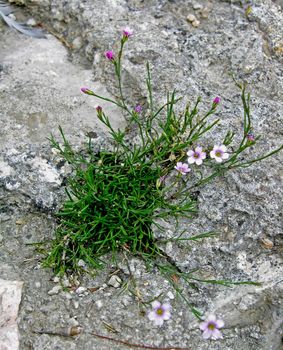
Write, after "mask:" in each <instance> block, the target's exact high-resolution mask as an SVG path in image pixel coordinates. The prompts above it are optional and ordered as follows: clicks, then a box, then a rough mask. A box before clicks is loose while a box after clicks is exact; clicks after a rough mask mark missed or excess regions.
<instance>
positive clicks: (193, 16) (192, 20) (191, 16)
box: [187, 13, 197, 22]
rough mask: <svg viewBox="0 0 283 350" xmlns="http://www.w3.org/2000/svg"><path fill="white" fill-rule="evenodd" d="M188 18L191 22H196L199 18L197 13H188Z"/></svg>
mask: <svg viewBox="0 0 283 350" xmlns="http://www.w3.org/2000/svg"><path fill="white" fill-rule="evenodd" d="M187 20H188V21H189V22H194V21H196V20H197V18H196V16H195V15H193V14H191V13H190V14H189V15H188V17H187Z"/></svg>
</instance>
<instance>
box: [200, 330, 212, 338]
mask: <svg viewBox="0 0 283 350" xmlns="http://www.w3.org/2000/svg"><path fill="white" fill-rule="evenodd" d="M211 336H212V331H211V330H210V329H206V330H205V331H204V332H203V333H202V337H203V339H209V338H210V337H211Z"/></svg>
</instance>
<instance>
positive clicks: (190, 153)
mask: <svg viewBox="0 0 283 350" xmlns="http://www.w3.org/2000/svg"><path fill="white" fill-rule="evenodd" d="M194 153H195V152H194V151H193V150H189V151H188V152H187V156H189V157H192V156H193V155H194Z"/></svg>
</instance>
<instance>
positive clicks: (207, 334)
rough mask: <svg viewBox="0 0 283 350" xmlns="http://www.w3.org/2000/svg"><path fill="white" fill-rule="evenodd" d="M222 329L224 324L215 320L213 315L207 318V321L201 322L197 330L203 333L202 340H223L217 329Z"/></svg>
mask: <svg viewBox="0 0 283 350" xmlns="http://www.w3.org/2000/svg"><path fill="white" fill-rule="evenodd" d="M222 327H224V322H223V321H222V320H217V319H216V316H214V315H210V316H208V318H207V320H206V321H204V322H201V323H200V325H199V328H200V329H201V330H202V331H203V334H202V336H203V338H204V339H209V338H211V339H213V340H217V339H223V336H222V334H221V332H220V331H219V328H222Z"/></svg>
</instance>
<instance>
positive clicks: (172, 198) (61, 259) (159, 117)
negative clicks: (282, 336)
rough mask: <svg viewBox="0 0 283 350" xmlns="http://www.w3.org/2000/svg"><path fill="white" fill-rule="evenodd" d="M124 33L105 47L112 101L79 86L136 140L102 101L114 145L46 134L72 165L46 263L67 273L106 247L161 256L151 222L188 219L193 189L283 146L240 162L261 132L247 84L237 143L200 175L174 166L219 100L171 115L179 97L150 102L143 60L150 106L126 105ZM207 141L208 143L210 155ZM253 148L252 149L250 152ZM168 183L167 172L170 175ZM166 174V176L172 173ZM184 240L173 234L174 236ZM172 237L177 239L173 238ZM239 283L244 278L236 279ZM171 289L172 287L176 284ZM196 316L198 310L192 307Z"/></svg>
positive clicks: (97, 260)
mask: <svg viewBox="0 0 283 350" xmlns="http://www.w3.org/2000/svg"><path fill="white" fill-rule="evenodd" d="M128 37H129V35H126V34H125V33H124V35H123V37H122V39H121V45H120V49H119V52H118V54H117V56H116V55H115V54H114V53H113V52H112V51H108V52H107V53H106V58H107V59H108V60H109V61H110V62H111V63H112V64H113V66H114V70H115V74H116V77H117V82H118V84H117V85H118V89H119V92H120V96H119V98H117V99H116V100H112V99H109V98H105V97H103V96H99V95H97V94H96V93H95V92H94V91H92V90H90V89H88V88H82V92H84V93H85V94H87V95H90V96H96V97H98V98H100V99H101V100H104V101H106V102H108V103H112V104H115V105H116V106H118V107H120V108H121V110H122V112H123V113H124V114H125V115H126V116H127V120H128V122H129V123H131V125H132V126H134V125H135V126H136V130H137V133H138V135H139V139H140V143H139V144H134V145H131V143H130V142H129V141H128V140H127V130H128V128H126V129H125V130H123V131H121V130H114V129H113V127H112V125H111V123H110V121H109V118H108V117H107V116H106V115H105V113H104V111H103V109H102V107H100V106H98V107H97V108H96V111H97V117H98V118H99V120H100V121H101V122H102V123H103V124H105V125H106V126H107V128H108V129H109V132H110V136H111V139H112V149H111V150H110V147H109V149H108V150H103V149H101V150H100V152H99V153H94V152H93V150H92V145H91V139H90V140H89V147H88V150H87V152H86V153H85V156H82V155H81V154H80V153H76V152H74V151H73V149H72V147H71V145H70V144H69V142H68V141H67V139H66V137H65V135H64V133H63V130H62V129H61V128H60V132H61V135H62V139H63V143H62V145H61V144H60V143H59V142H58V141H56V140H55V138H54V137H53V136H52V137H51V143H52V146H53V147H54V148H56V149H57V150H58V151H59V153H60V155H61V156H62V157H63V158H64V159H65V160H66V161H67V162H69V163H70V164H71V165H72V167H73V171H74V173H73V176H72V177H70V178H69V180H68V186H67V189H66V192H67V195H68V200H66V202H65V203H64V205H63V207H62V208H61V210H60V211H59V213H58V220H59V225H58V228H57V231H56V237H55V239H54V241H53V242H52V247H51V252H50V254H49V255H48V257H47V259H46V260H45V265H47V266H51V267H52V268H53V269H54V270H55V272H56V273H65V272H66V271H73V270H76V269H77V268H78V262H79V261H81V260H83V261H84V262H85V263H86V264H88V265H90V266H92V267H94V268H97V267H100V266H101V265H102V264H103V261H102V259H103V258H102V257H103V255H105V254H106V253H109V252H112V253H113V254H115V253H116V252H117V251H119V250H121V249H126V250H127V251H130V252H131V253H133V254H137V255H139V256H140V257H143V258H144V259H146V260H147V261H148V260H150V261H153V260H154V259H157V261H158V259H159V258H162V257H165V255H164V253H163V251H162V250H161V249H160V248H159V246H158V240H157V239H155V237H154V235H153V226H154V225H156V226H158V227H159V228H160V229H162V227H160V225H159V223H158V218H160V217H163V218H164V217H175V218H178V217H179V216H182V217H191V216H192V215H193V214H194V213H195V212H196V200H195V198H194V195H193V191H194V190H195V189H196V188H198V187H199V186H202V185H204V184H206V183H207V182H209V181H211V180H212V179H213V178H215V177H216V176H219V175H223V174H224V173H225V172H227V171H228V170H232V169H236V168H243V167H248V166H250V165H251V164H253V163H255V162H258V161H260V160H263V159H265V158H267V157H269V156H271V155H272V154H275V153H276V152H278V151H279V150H280V149H282V146H281V147H280V148H278V149H276V150H273V151H272V152H270V153H268V154H265V155H262V156H260V157H257V158H254V159H249V160H243V159H245V157H243V154H242V153H243V152H244V151H246V149H248V148H249V147H251V146H254V145H255V144H256V141H257V139H258V137H254V135H253V134H252V124H251V117H250V106H249V105H250V95H249V94H248V93H246V86H245V85H241V84H238V87H239V88H241V91H242V93H241V99H242V103H243V110H244V123H243V131H242V136H241V141H240V143H239V144H238V146H236V147H235V145H233V150H232V148H231V147H230V150H229V158H228V159H227V158H226V159H223V161H221V162H215V160H214V159H212V158H211V159H209V158H208V157H207V158H206V159H205V160H204V164H203V165H202V167H199V168H198V169H200V168H201V169H203V172H202V175H200V172H199V171H198V172H197V171H194V169H192V173H193V176H191V174H183V175H184V176H183V175H182V173H180V172H179V171H178V167H176V164H177V163H178V162H184V161H185V160H186V158H187V156H186V153H187V151H188V150H189V149H193V148H195V147H196V146H197V145H199V144H201V138H202V136H203V135H204V134H206V133H207V132H209V131H210V130H211V129H212V128H213V127H214V126H216V125H217V124H218V123H219V119H217V118H213V115H214V114H215V112H216V110H217V106H218V103H219V99H218V98H216V99H215V100H214V101H213V102H212V104H211V107H210V109H209V110H208V111H207V112H206V113H204V114H203V115H200V113H199V104H200V102H201V99H200V98H198V99H197V101H196V102H195V104H194V105H192V106H191V105H190V104H187V105H186V108H185V110H184V111H183V113H181V114H179V113H176V111H175V109H176V108H175V107H176V104H177V103H178V101H179V100H180V98H177V97H176V92H175V91H174V92H173V93H172V94H168V95H167V102H166V103H165V104H164V105H162V106H158V107H156V106H155V103H154V101H153V94H152V84H151V75H150V69H149V65H148V64H147V78H146V83H147V88H148V109H147V110H145V111H142V108H141V106H136V107H135V108H130V107H129V106H128V105H127V103H126V101H125V99H124V96H123V90H122V76H121V60H122V53H123V48H124V44H125V43H126V42H127V40H128ZM233 139H234V133H233V132H230V131H229V132H227V134H226V136H225V138H224V140H223V141H222V143H221V144H222V145H223V146H225V147H226V148H227V149H228V148H229V146H230V145H231V143H232V142H233ZM212 148H213V147H212V146H211V147H208V148H206V149H205V150H206V151H207V153H209V152H210V151H212ZM253 153H254V152H253ZM172 174H176V176H175V181H173V183H172V180H170V181H169V185H168V184H167V185H165V182H164V178H166V177H169V178H170V179H172ZM170 176H171V177H170ZM210 236H213V233H210V232H209V233H206V234H200V235H198V236H195V237H190V238H189V240H191V241H193V240H197V239H202V238H206V237H210ZM180 239H186V238H181V237H177V238H176V240H180ZM173 240H174V238H173ZM157 266H159V268H160V271H161V272H162V273H164V274H165V275H168V274H169V275H172V274H173V273H175V274H177V275H178V276H179V277H182V278H183V279H184V280H185V281H187V282H188V283H190V281H191V282H192V283H194V282H195V281H198V282H207V283H218V284H223V285H230V284H232V282H230V281H215V280H213V281H207V280H201V279H199V278H197V277H195V276H194V275H193V274H187V275H186V274H182V273H181V272H180V271H177V270H176V268H175V267H174V266H171V267H170V264H169V265H162V264H157ZM240 283H241V282H240ZM174 287H175V288H176V289H177V288H178V287H177V286H174ZM193 311H194V313H195V314H196V316H198V317H199V315H200V314H199V313H198V311H197V310H195V309H193Z"/></svg>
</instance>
